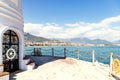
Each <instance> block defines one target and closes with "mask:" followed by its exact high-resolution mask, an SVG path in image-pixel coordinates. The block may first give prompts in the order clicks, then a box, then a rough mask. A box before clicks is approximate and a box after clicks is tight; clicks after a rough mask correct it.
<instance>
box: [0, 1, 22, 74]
mask: <svg viewBox="0 0 120 80" xmlns="http://www.w3.org/2000/svg"><path fill="white" fill-rule="evenodd" d="M23 28H24V21H23V16H22V0H0V72H4V71H7V72H13V71H16V70H18V69H23V66H22V64H23V53H24V30H23Z"/></svg>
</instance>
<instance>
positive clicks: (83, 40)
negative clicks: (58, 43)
mask: <svg viewBox="0 0 120 80" xmlns="http://www.w3.org/2000/svg"><path fill="white" fill-rule="evenodd" d="M90 41H91V40H90V39H88V38H72V39H70V42H73V43H89V42H90Z"/></svg>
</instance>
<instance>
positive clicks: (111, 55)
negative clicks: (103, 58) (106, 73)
mask: <svg viewBox="0 0 120 80" xmlns="http://www.w3.org/2000/svg"><path fill="white" fill-rule="evenodd" d="M112 62H113V53H112V52H111V53H110V75H111V74H112Z"/></svg>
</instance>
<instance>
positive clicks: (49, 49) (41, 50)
mask: <svg viewBox="0 0 120 80" xmlns="http://www.w3.org/2000/svg"><path fill="white" fill-rule="evenodd" d="M41 51H52V49H47V50H46V49H41Z"/></svg>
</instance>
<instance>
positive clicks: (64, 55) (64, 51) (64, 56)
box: [64, 48, 66, 58]
mask: <svg viewBox="0 0 120 80" xmlns="http://www.w3.org/2000/svg"><path fill="white" fill-rule="evenodd" d="M64 57H65V58H66V48H64Z"/></svg>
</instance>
